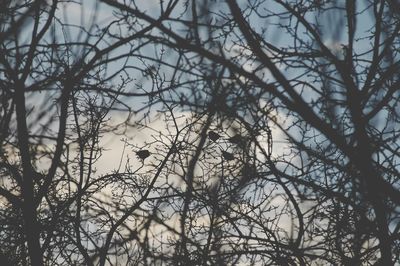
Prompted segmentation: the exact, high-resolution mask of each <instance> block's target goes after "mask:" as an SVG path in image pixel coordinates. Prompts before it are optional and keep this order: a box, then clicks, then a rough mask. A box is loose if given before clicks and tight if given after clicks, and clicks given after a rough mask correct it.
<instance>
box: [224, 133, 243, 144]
mask: <svg viewBox="0 0 400 266" xmlns="http://www.w3.org/2000/svg"><path fill="white" fill-rule="evenodd" d="M228 141H229V142H230V143H233V144H240V143H242V141H243V137H242V136H240V135H235V136H233V137H230V138H229V139H228Z"/></svg>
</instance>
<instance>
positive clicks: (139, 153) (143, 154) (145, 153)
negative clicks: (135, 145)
mask: <svg viewBox="0 0 400 266" xmlns="http://www.w3.org/2000/svg"><path fill="white" fill-rule="evenodd" d="M136 155H137V156H138V157H139V158H140V159H142V160H143V161H144V159H146V158H147V157H149V156H150V152H149V151H148V150H140V151H137V152H136Z"/></svg>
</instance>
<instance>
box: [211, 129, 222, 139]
mask: <svg viewBox="0 0 400 266" xmlns="http://www.w3.org/2000/svg"><path fill="white" fill-rule="evenodd" d="M208 137H209V138H210V139H211V140H212V141H217V140H218V139H219V138H220V137H221V136H220V135H219V134H218V133H216V132H214V131H209V132H208Z"/></svg>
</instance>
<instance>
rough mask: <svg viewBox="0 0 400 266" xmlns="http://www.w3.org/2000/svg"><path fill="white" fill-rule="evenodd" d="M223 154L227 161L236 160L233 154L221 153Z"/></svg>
mask: <svg viewBox="0 0 400 266" xmlns="http://www.w3.org/2000/svg"><path fill="white" fill-rule="evenodd" d="M221 152H222V157H224V159H225V160H227V161H232V160H234V159H235V156H233V154H232V153H230V152H227V151H221Z"/></svg>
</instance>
